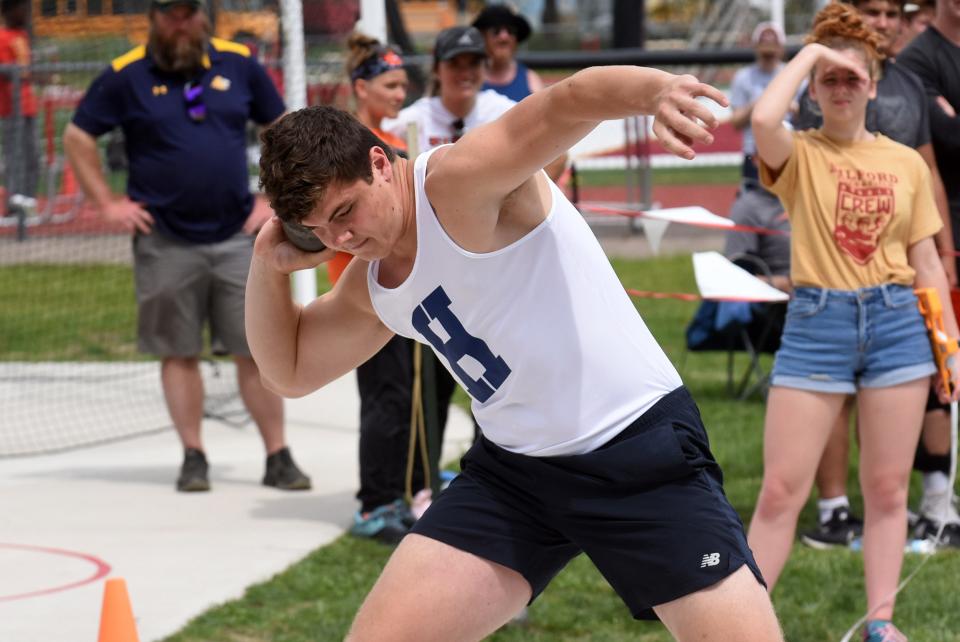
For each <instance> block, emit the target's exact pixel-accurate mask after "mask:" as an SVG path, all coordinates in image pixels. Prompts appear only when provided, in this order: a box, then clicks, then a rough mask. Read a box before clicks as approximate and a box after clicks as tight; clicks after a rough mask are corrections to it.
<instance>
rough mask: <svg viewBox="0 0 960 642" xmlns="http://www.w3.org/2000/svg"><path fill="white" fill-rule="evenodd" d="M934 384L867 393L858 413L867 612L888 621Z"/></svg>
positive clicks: (861, 397)
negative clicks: (915, 460) (919, 445)
mask: <svg viewBox="0 0 960 642" xmlns="http://www.w3.org/2000/svg"><path fill="white" fill-rule="evenodd" d="M929 386H930V382H929V380H928V379H926V378H924V379H919V380H917V381H911V382H908V383H905V384H901V385H899V386H892V387H889V388H863V389H862V390H861V391H860V393H859V395H858V402H859V408H860V486H861V489H862V490H863V504H864V524H863V567H864V575H865V576H866V583H867V608H868V610H869V611H870V613H871V617H872V618H878V619H884V620H889V619H891V617H892V616H893V604H894V600H893V599H892V598H891V597H890V596H891V594H892V593H893V592H894V590H895V589H896V587H897V583H898V581H899V578H900V568H901V566H902V564H903V546H904V544H905V542H906V537H907V491H908V487H909V483H910V470H911V465H912V463H913V454H914V451H915V450H916V447H917V441H918V440H919V438H920V426H921V423H922V422H923V410H924V402H925V400H926V398H927V391H928V390H929Z"/></svg>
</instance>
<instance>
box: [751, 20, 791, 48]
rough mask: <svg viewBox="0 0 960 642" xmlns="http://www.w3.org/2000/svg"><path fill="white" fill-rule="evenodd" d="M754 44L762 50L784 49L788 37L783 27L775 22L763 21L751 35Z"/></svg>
mask: <svg viewBox="0 0 960 642" xmlns="http://www.w3.org/2000/svg"><path fill="white" fill-rule="evenodd" d="M750 41H751V42H752V43H753V46H754V47H756V48H757V49H760V50H764V49H767V50H771V49H778V50H779V49H782V48H783V45H784V43H786V41H787V38H786V36H785V35H784V33H783V28H782V27H781V26H780V25H778V24H777V23H775V22H761V23H760V24H758V25H757V27H756V29H754V30H753V35H752V36H751V37H750Z"/></svg>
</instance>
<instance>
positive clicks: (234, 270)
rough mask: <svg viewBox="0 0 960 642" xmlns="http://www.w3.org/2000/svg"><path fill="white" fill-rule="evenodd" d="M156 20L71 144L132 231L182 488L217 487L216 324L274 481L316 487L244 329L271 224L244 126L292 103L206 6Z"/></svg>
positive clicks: (114, 72)
mask: <svg viewBox="0 0 960 642" xmlns="http://www.w3.org/2000/svg"><path fill="white" fill-rule="evenodd" d="M149 25H150V31H149V36H148V42H147V45H146V46H142V45H141V46H139V47H136V48H134V49H132V50H131V51H129V52H127V53H126V54H124V55H122V56H120V57H118V58H116V59H115V60H114V61H113V62H112V63H111V64H110V66H109V67H107V69H105V70H104V71H103V72H102V73H101V74H100V75H99V76H98V77H97V78H96V79H95V80H94V81H93V83H92V84H91V86H90V88H89V89H88V91H87V93H86V95H85V96H84V98H83V100H82V101H81V102H80V105H79V106H78V107H77V111H76V113H75V114H74V116H73V120H72V122H71V123H70V124H69V125H68V126H67V129H66V131H65V132H64V139H63V143H64V149H65V150H66V153H67V157H68V158H69V160H70V163H71V165H72V166H73V168H74V171H75V172H76V176H77V180H78V181H79V183H80V185H81V186H82V187H83V190H84V192H85V193H86V196H87V198H88V199H89V200H90V202H91V203H92V204H93V205H94V207H95V208H96V209H97V210H98V211H99V213H100V215H101V216H102V217H103V219H104V220H105V221H107V222H109V223H111V224H112V225H114V226H118V227H122V228H123V229H126V230H128V231H129V232H130V234H131V235H132V236H133V257H134V278H135V282H136V295H137V304H138V348H139V349H140V350H141V351H142V352H145V353H149V354H152V355H156V356H157V357H158V358H159V359H160V362H161V366H160V379H161V385H162V388H163V393H164V399H165V401H166V403H167V408H168V410H169V412H170V419H171V422H172V423H173V425H174V428H175V429H176V431H177V434H178V436H179V438H180V442H181V445H182V447H183V450H184V456H183V464H182V466H181V469H180V474H179V476H178V479H177V482H176V488H177V490H179V491H205V490H209V489H210V481H209V478H208V465H207V459H206V455H205V453H204V448H203V441H202V440H201V435H200V432H201V430H200V429H201V421H202V419H203V401H204V391H203V380H202V378H201V374H200V365H199V355H200V354H201V353H202V352H203V348H204V339H203V337H204V336H205V334H206V332H205V327H207V326H209V336H210V337H211V341H210V343H211V344H212V345H211V350H212V351H216V352H218V353H223V354H231V355H233V357H234V362H235V363H236V368H237V379H238V386H239V390H240V396H241V398H242V399H243V401H244V404H245V405H246V407H247V409H248V410H249V412H250V415H251V417H252V418H253V420H254V422H255V423H256V425H257V428H258V429H259V431H260V435H261V437H262V439H263V443H264V447H265V450H266V453H267V461H266V472H265V474H264V477H263V483H264V485H267V486H273V487H277V488H282V489H286V490H300V489H307V488H310V478H309V477H307V476H306V475H304V474H303V472H301V471H300V469H299V468H298V467H297V466H296V464H295V463H294V461H293V458H292V457H291V455H290V451H289V449H288V448H287V447H286V444H285V438H284V425H283V401H282V399H281V398H280V397H279V396H277V395H276V394H275V393H273V392H271V391H270V390H268V389H267V388H266V387H264V385H263V383H262V382H261V380H260V373H259V371H258V369H257V365H256V363H255V362H254V361H253V359H252V358H251V357H250V348H249V346H248V344H247V339H246V333H245V330H244V313H243V306H244V286H245V283H246V278H247V271H248V269H249V266H250V258H251V254H252V250H253V240H252V234H254V233H255V232H256V231H257V230H258V229H259V227H260V226H261V225H262V224H263V222H264V221H265V220H267V219H268V218H269V217H270V216H271V215H272V211H271V210H270V208H269V207H266V206H265V205H266V204H265V203H263V204H258V203H256V202H255V200H254V199H253V197H252V196H251V194H250V188H249V171H248V168H247V155H246V148H247V144H246V125H247V121H248V120H253V121H254V122H256V123H257V124H260V125H265V124H268V123H271V122H273V121H274V120H276V119H277V118H279V117H280V116H281V115H282V114H283V112H284V110H285V107H284V104H283V100H282V99H281V98H280V95H279V94H278V93H277V89H276V87H274V85H273V82H272V81H271V80H270V78H269V77H268V76H267V73H266V70H264V68H263V67H262V66H261V65H260V64H259V63H258V62H257V61H256V60H255V59H254V58H253V56H252V55H251V52H250V50H249V49H248V48H247V47H245V46H243V45H239V44H236V43H233V42H228V41H225V40H220V39H218V38H211V37H210V21H209V19H208V17H207V14H206V12H205V11H204V10H203V2H202V1H201V0H153V2H152V4H151V5H150V8H149ZM116 127H119V128H120V129H121V130H122V131H123V134H124V138H125V141H126V151H127V155H128V157H129V161H130V169H129V177H128V183H127V190H126V192H127V193H126V194H125V195H124V196H123V197H120V198H115V197H114V195H113V194H112V193H111V191H110V186H109V185H108V184H107V182H106V180H105V179H104V175H103V170H102V166H101V161H100V155H99V152H98V149H97V141H96V139H97V137H98V136H101V135H103V134H105V133H107V132H109V131H111V130H113V129H114V128H116Z"/></svg>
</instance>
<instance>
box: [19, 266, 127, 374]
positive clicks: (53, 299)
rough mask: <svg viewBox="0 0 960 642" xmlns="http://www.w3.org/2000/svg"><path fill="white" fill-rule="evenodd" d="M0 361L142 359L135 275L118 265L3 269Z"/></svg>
mask: <svg viewBox="0 0 960 642" xmlns="http://www.w3.org/2000/svg"><path fill="white" fill-rule="evenodd" d="M0 301H5V302H6V303H5V304H4V305H0V359H3V360H5V361H50V360H55V361H102V360H127V359H133V358H137V353H136V305H135V299H134V293H133V273H132V271H131V269H130V268H129V267H124V266H113V265H93V266H89V265H72V266H64V265H29V266H25V265H17V266H7V267H3V268H2V269H0Z"/></svg>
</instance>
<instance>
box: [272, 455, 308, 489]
mask: <svg viewBox="0 0 960 642" xmlns="http://www.w3.org/2000/svg"><path fill="white" fill-rule="evenodd" d="M263 485H264V486H273V487H274V488H280V489H282V490H310V478H309V477H307V476H306V475H304V474H303V471H301V470H300V469H299V468H297V465H296V464H295V463H294V461H293V455H291V454H290V449H289V448H286V447H285V448H282V449H280V450H278V451H277V452H275V453H273V454H272V455H270V456H269V457H267V472H266V473H264V475H263Z"/></svg>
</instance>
